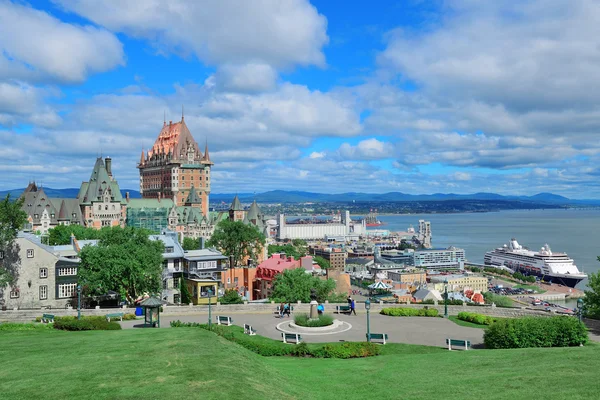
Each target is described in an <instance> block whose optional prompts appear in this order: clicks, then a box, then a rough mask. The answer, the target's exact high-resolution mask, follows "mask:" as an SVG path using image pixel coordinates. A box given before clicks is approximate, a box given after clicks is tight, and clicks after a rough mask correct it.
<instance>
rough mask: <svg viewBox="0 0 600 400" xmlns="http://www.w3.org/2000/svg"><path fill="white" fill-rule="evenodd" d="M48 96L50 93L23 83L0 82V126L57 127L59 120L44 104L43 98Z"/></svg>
mask: <svg viewBox="0 0 600 400" xmlns="http://www.w3.org/2000/svg"><path fill="white" fill-rule="evenodd" d="M50 95H52V91H48V90H43V89H40V88H36V87H34V86H31V85H28V84H27V83H24V82H10V83H8V82H0V124H1V125H5V126H11V125H17V124H18V123H19V122H29V123H32V124H35V125H38V126H42V127H51V126H56V125H58V124H59V123H60V121H61V118H60V117H59V116H58V114H57V113H56V112H55V111H53V110H52V109H51V108H50V107H48V106H46V105H45V104H44V97H46V96H50Z"/></svg>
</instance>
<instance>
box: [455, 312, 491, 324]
mask: <svg viewBox="0 0 600 400" xmlns="http://www.w3.org/2000/svg"><path fill="white" fill-rule="evenodd" d="M458 319H460V320H462V321H467V322H472V323H474V324H478V325H491V324H493V323H494V322H497V321H499V320H500V319H501V318H496V317H490V316H488V315H483V314H477V313H473V312H464V311H463V312H459V313H458Z"/></svg>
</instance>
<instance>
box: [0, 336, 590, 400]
mask: <svg viewBox="0 0 600 400" xmlns="http://www.w3.org/2000/svg"><path fill="white" fill-rule="evenodd" d="M0 343H1V344H2V345H1V346H0V390H1V392H2V394H3V397H5V398H7V399H29V398H38V397H40V393H42V394H43V395H42V397H43V398H45V399H65V398H78V399H113V398H120V399H121V398H122V399H139V398H147V399H159V398H191V399H193V398H202V399H230V398H260V399H324V400H327V399H340V398H344V399H369V398H375V399H399V398H410V399H411V400H413V399H414V400H419V399H431V398H444V399H448V400H452V399H466V398H485V399H516V398H543V399H544V400H552V399H565V398H568V399H569V400H578V399H589V398H597V393H598V392H599V391H600V382H599V381H598V379H597V371H598V370H599V369H600V346H598V345H590V346H586V347H581V348H580V347H575V348H555V349H519V350H473V351H452V352H449V351H447V350H444V349H442V348H435V347H427V346H413V345H402V344H388V345H385V346H383V347H382V355H380V356H378V357H371V358H361V359H351V360H339V359H312V358H306V359H303V358H293V357H261V356H259V355H257V354H254V353H252V352H250V351H248V350H246V349H244V348H242V347H240V346H238V345H236V344H234V343H231V342H229V341H227V340H225V339H224V338H221V337H218V336H216V335H214V334H213V333H211V332H208V331H205V330H203V329H130V330H122V331H88V332H63V331H54V330H48V331H30V332H0ZM549 371H554V372H552V373H550V372H549ZM549 373H550V374H551V375H552V374H556V376H555V378H558V380H559V381H556V380H557V379H555V381H552V382H551V381H549V380H548V379H549V375H548V374H549Z"/></svg>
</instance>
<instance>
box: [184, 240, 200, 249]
mask: <svg viewBox="0 0 600 400" xmlns="http://www.w3.org/2000/svg"><path fill="white" fill-rule="evenodd" d="M182 247H183V249H184V250H198V249H199V248H200V239H194V238H190V237H185V238H183V243H182Z"/></svg>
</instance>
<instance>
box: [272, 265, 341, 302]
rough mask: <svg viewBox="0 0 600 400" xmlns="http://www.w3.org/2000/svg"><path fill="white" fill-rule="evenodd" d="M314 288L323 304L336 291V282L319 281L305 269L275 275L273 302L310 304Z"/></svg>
mask: <svg viewBox="0 0 600 400" xmlns="http://www.w3.org/2000/svg"><path fill="white" fill-rule="evenodd" d="M312 288H314V289H315V290H316V294H317V301H318V302H319V303H322V302H324V301H325V300H327V298H328V297H329V295H330V294H331V293H332V292H333V291H334V289H335V281H334V280H333V279H327V280H323V279H319V278H317V277H315V276H312V275H311V274H307V273H306V271H305V270H304V269H303V268H296V269H286V270H285V271H283V273H281V274H277V275H275V279H274V280H273V293H272V294H271V300H273V301H275V302H276V303H279V302H292V303H295V302H297V301H301V302H303V303H308V302H310V290H311V289H312Z"/></svg>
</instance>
